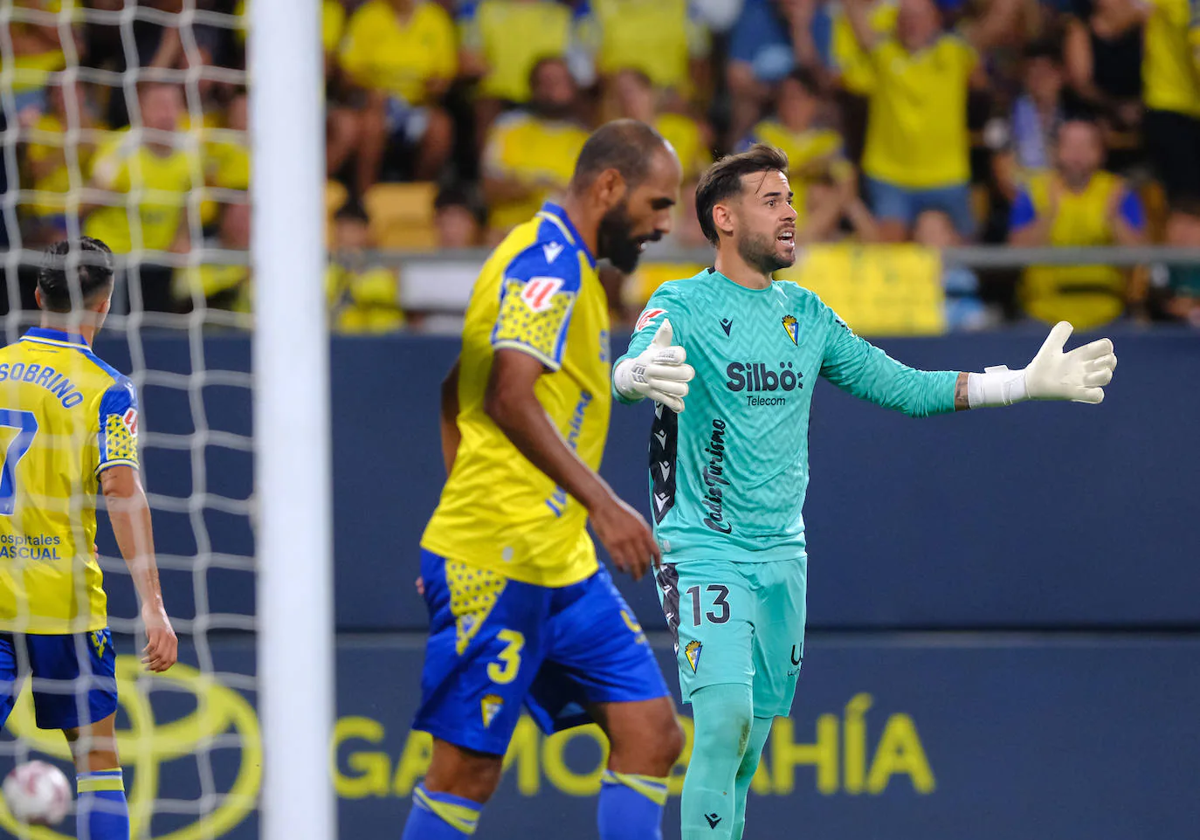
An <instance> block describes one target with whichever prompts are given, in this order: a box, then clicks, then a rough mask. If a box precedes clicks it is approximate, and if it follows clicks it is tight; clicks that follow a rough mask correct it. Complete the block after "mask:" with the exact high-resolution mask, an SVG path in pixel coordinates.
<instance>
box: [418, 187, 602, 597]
mask: <svg viewBox="0 0 1200 840" xmlns="http://www.w3.org/2000/svg"><path fill="white" fill-rule="evenodd" d="M608 329H609V325H608V302H607V299H606V297H605V294H604V289H603V287H602V286H601V285H600V279H599V277H598V276H597V274H596V262H595V259H594V257H593V256H592V254H591V253H589V251H588V249H587V246H586V245H585V244H584V243H583V240H582V239H581V238H580V236H579V233H578V232H577V231H576V230H575V228H574V227H573V226H572V224H571V221H570V219H569V218H568V217H567V215H566V213H565V212H564V211H563V210H562V208H560V207H557V206H555V205H554V204H550V203H547V204H545V205H543V207H542V209H541V211H539V212H538V214H537V215H536V216H535V217H534V218H533V219H532V220H531V221H528V222H525V223H524V224H522V225H519V226H518V227H517V228H515V229H514V230H513V231H512V232H511V233H510V234H509V235H508V237H507V238H505V240H504V241H503V242H501V243H500V245H499V246H498V247H497V248H496V250H495V251H494V252H492V255H491V257H489V258H488V261H487V262H486V263H485V264H484V266H483V270H482V271H481V273H480V275H479V279H478V280H477V281H476V282H475V288H474V290H473V291H472V293H471V301H470V303H469V304H468V306H467V314H466V323H465V325H464V327H463V346H462V356H461V358H460V363H459V380H458V403H459V408H458V429H459V432H460V433H461V435H462V441H461V443H460V444H459V447H458V455H457V457H456V458H455V461H454V468H453V469H452V470H451V472H450V477H449V478H448V479H447V481H446V486H445V488H444V489H443V490H442V497H441V500H440V502H439V503H438V506H437V510H435V511H434V514H433V518H432V519H431V520H430V522H429V525H428V527H427V528H426V529H425V535H424V537H423V538H422V540H421V546H422V547H423V548H426V549H428V550H429V551H432V552H434V553H435V554H439V555H441V556H442V557H445V558H447V559H450V560H455V561H459V562H464V563H470V564H471V565H472V566H474V567H477V568H483V569H489V570H492V571H495V572H497V573H498V574H501V575H503V576H505V577H506V578H510V579H512V580H517V581H522V582H524V583H532V584H536V585H539V586H552V587H561V586H569V585H571V584H573V583H577V582H579V581H581V580H584V579H585V578H587V577H588V576H590V575H591V574H592V573H594V572H595V571H596V569H597V568H598V566H597V563H596V549H595V546H594V545H593V544H592V540H591V537H589V536H588V532H587V527H586V526H587V511H586V510H585V509H584V507H583V505H582V504H580V503H579V502H578V501H577V500H576V499H573V498H571V497H570V496H568V495H567V493H566V491H565V490H563V489H562V488H561V487H556V486H555V484H554V481H553V480H551V479H550V477H549V476H547V475H546V474H545V473H543V472H542V471H541V470H539V469H538V468H537V467H535V466H534V465H533V464H531V463H530V462H529V461H528V460H527V459H526V458H525V456H524V455H522V454H521V453H520V452H519V451H518V450H517V448H516V447H515V446H514V445H513V444H512V442H511V441H509V439H508V438H507V437H506V436H505V435H504V433H503V432H502V431H500V429H499V428H498V427H497V426H496V424H495V423H493V422H492V420H491V419H490V418H489V417H488V416H487V414H486V413H485V412H484V409H483V401H484V393H485V391H486V390H487V383H488V377H489V375H490V373H491V369H492V360H493V358H494V356H495V352H496V351H497V350H499V349H513V350H518V351H520V352H522V353H528V354H529V355H531V356H533V357H534V358H536V359H538V360H539V361H540V362H541V363H542V364H543V365H544V366H545V368H546V371H547V372H546V373H545V374H544V375H543V376H541V377H539V378H538V381H537V384H536V386H535V393H536V395H537V398H538V401H539V402H541V404H542V406H543V407H544V408H545V409H546V413H547V414H548V415H549V416H550V420H551V422H553V423H554V425H555V426H556V427H557V428H558V431H559V433H561V434H562V436H563V439H564V440H566V442H567V444H568V445H569V446H570V447H571V448H572V449H574V450H575V451H576V453H578V455H579V457H580V458H581V459H583V461H584V462H585V463H586V464H587V465H588V466H589V467H591V468H592V469H599V467H600V456H601V455H602V454H603V452H604V442H605V438H606V436H607V434H608V418H609V412H610V410H611V408H612V398H611V394H610V386H609V382H608V377H609V368H610V364H609V343H608V341H609V339H608Z"/></svg>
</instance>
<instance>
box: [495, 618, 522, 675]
mask: <svg viewBox="0 0 1200 840" xmlns="http://www.w3.org/2000/svg"><path fill="white" fill-rule="evenodd" d="M496 638H497V639H499V640H500V641H502V642H505V643H506V647H505V648H504V650H502V651H500V656H498V657H497V659H498V660H499V661H498V662H492V663H489V664H488V667H487V675H488V679H490V680H491V681H492V682H494V683H496V684H497V685H507V684H508V683H510V682H512V681H513V680H515V679H516V678H517V671H518V670H520V668H521V648H523V647H525V636H524V634H522V633H518V632H517V631H516V630H501V631H500V632H499V633H497V634H496Z"/></svg>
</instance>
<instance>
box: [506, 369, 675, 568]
mask: <svg viewBox="0 0 1200 840" xmlns="http://www.w3.org/2000/svg"><path fill="white" fill-rule="evenodd" d="M544 372H545V368H544V367H543V364H542V362H541V361H540V360H539V359H538V358H536V357H535V356H532V355H530V354H528V353H524V352H521V351H520V350H514V349H504V348H501V349H497V350H496V354H495V359H494V361H493V362H492V372H491V375H490V377H489V379H488V386H487V393H486V395H485V397H484V404H483V407H484V411H485V412H486V413H487V416H488V417H490V418H491V419H492V422H493V423H495V424H496V426H497V427H498V428H499V429H500V431H502V432H504V435H505V437H507V438H508V439H509V440H510V441H512V444H513V446H515V447H516V448H517V449H518V451H520V453H521V454H522V455H524V456H525V457H526V458H528V459H529V462H530V463H531V464H533V465H534V466H535V467H537V468H538V469H539V470H541V471H542V472H544V473H545V474H546V475H548V476H549V477H550V478H551V480H553V481H554V483H555V484H557V485H558V486H559V487H562V488H563V489H564V490H566V491H567V492H568V493H570V494H571V495H572V496H573V497H574V498H576V499H578V500H579V502H580V503H582V504H583V506H584V507H585V508H586V509H587V511H588V517H589V518H590V519H591V522H592V527H593V528H595V530H596V536H597V537H599V538H600V541H601V542H602V543H604V546H605V548H607V549H608V552H609V554H611V555H612V558H613V562H614V563H616V564H617V568H619V569H621V570H622V571H627V572H629V573H630V574H631V575H633V578H634V580H639V579H641V577H642V575H643V574H645V572H646V569H647V567H648V566H649V565H650V563H651V562H653V563H654V564H655V565H656V566H657V565H658V563H659V562H660V561H661V560H662V554H661V552H660V551H659V548H658V545H657V544H656V543H655V542H654V538H653V536H652V535H651V533H650V529H649V527H648V526H647V525H646V522H645V520H644V519H642V517H641V515H640V514H638V512H637V511H635V510H634V509H633V508H631V507H630V506H629V505H627V504H625V502H623V501H621V499H620V498H618V497H617V495H616V493H614V492H613V490H612V488H611V487H609V486H608V484H607V483H606V482H605V481H604V479H602V478H601V477H600V476H599V475H597V474H596V473H595V472H593V471H592V469H591V468H590V467H589V466H588V465H587V464H585V463H584V462H583V460H582V459H580V457H579V456H578V455H577V454H576V453H575V451H574V450H573V449H571V447H570V446H568V445H567V442H566V441H565V440H564V439H563V436H562V434H561V433H560V432H559V430H558V428H557V427H556V426H555V425H554V423H553V422H551V420H550V417H549V415H547V414H546V410H545V409H544V408H542V404H541V403H540V402H539V401H538V398H537V395H536V394H535V393H534V385H535V383H536V382H537V380H538V377H539V376H541V375H542V374H543V373H544Z"/></svg>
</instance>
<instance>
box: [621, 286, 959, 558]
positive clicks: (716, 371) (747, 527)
mask: <svg viewBox="0 0 1200 840" xmlns="http://www.w3.org/2000/svg"><path fill="white" fill-rule="evenodd" d="M664 319H670V321H671V326H672V329H673V330H674V336H675V343H676V344H678V345H680V346H682V347H683V348H684V349H685V350H686V351H687V361H688V363H689V364H691V365H692V366H693V367H694V368H695V369H696V378H695V379H693V380H692V382H691V390H690V392H689V394H688V396H687V398H686V410H685V411H684V412H683V413H682V414H679V415H676V414H675V412H673V411H671V410H670V409H668V408H664V407H663V406H662V405H656V406H655V420H654V425H653V427H652V429H651V434H650V464H649V467H650V507H651V511H652V513H653V516H654V523H655V533H656V536H657V538H658V541H659V543H660V544H661V545H662V548H663V552H664V560H665V561H666V562H671V563H674V562H682V561H688V560H702V559H727V560H733V561H740V562H760V561H763V562H765V561H771V560H781V559H803V558H804V557H805V552H804V517H803V514H802V509H803V507H804V496H805V492H806V491H807V489H808V417H809V406H810V404H811V402H812V389H813V385H814V384H815V383H816V379H817V376H818V375H821V376H824V377H825V378H826V379H828V380H829V381H830V382H832V383H833V384H835V385H837V386H838V387H839V388H842V389H843V390H845V391H848V392H850V393H852V394H854V395H855V396H857V397H861V398H863V399H867V400H870V401H871V402H874V403H877V404H879V405H882V406H886V407H888V408H894V409H897V410H900V411H903V412H905V413H906V414H909V415H911V416H914V417H925V416H928V415H931V414H939V413H942V412H949V411H953V410H954V386H955V381H956V379H957V376H958V374H957V373H956V372H952V371H920V370H914V369H912V368H909V367H906V366H905V365H902V364H900V363H899V362H897V361H895V360H894V359H892V358H891V357H889V356H888V355H887V354H886V353H884V352H883V351H882V350H880V349H879V348H878V347H875V346H874V345H872V344H870V343H869V342H867V341H865V340H863V339H861V338H859V337H858V336H857V335H855V334H854V333H853V332H851V331H850V329H849V328H848V327H847V326H846V325H845V324H844V323H843V322H842V321H841V319H839V318H838V316H837V315H836V314H834V312H833V310H831V309H830V308H829V307H828V306H826V305H825V304H824V303H822V302H821V299H820V298H818V297H817V296H816V295H815V294H813V293H812V292H810V291H808V290H807V289H804V288H802V287H800V286H797V285H796V284H794V283H788V282H778V281H777V282H774V283H772V284H771V285H770V287H769V288H766V289H762V290H756V289H748V288H746V287H745V286H741V285H739V284H737V283H734V282H733V281H732V280H730V279H728V278H727V277H725V276H724V275H722V274H720V273H719V272H717V271H715V270H713V269H711V268H709V269H705V270H704V271H702V272H700V273H699V274H697V275H696V276H695V277H691V278H688V279H686V280H675V281H672V282H670V283H665V284H664V285H662V286H661V287H659V289H658V290H657V291H656V292H655V293H654V295H653V296H652V297H651V298H650V301H649V303H648V304H647V305H646V309H645V311H643V313H642V316H641V317H640V318H639V319H638V322H637V328H636V330H635V332H634V335H633V338H632V339H631V340H630V343H629V351H628V353H626V355H625V356H624V357H622V358H623V359H624V358H632V357H635V356H637V355H638V354H639V353H641V352H642V351H643V350H644V349H645V348H646V347H647V346H648V345H649V344H650V342H651V340H652V339H653V338H654V333H655V331H656V330H657V329H658V326H659V325H660V324H661V323H662V321H663V320H664ZM619 363H620V361H618V364H619ZM616 397H617V399H619V400H621V401H622V402H628V400H624V399H623V398H622V397H621V396H620V395H619V394H617V395H616Z"/></svg>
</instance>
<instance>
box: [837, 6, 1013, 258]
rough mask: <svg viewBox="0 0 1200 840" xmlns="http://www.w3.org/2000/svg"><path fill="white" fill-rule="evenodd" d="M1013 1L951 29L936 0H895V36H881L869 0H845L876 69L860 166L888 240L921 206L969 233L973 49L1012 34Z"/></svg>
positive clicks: (901, 233) (902, 233)
mask: <svg viewBox="0 0 1200 840" xmlns="http://www.w3.org/2000/svg"><path fill="white" fill-rule="evenodd" d="M1017 10H1018V4H1017V2H1016V0H992V3H991V7H990V8H989V9H988V11H987V14H986V15H985V17H984V18H983V19H982V20H981V21H980V22H979V23H978V24H977V25H975V26H970V27H967V28H964V29H963V30H962V31H961V32H959V33H954V34H951V33H947V32H944V31H943V30H942V19H941V13H940V12H939V11H938V8H937V6H935V5H934V3H933V0H900V4H899V11H898V13H897V17H896V32H895V37H894V38H881V37H879V35H878V34H877V33H876V31H875V30H874V29H873V28H872V26H871V24H870V21H869V20H868V16H867V11H868V10H867V2H866V0H847V5H846V14H847V16H848V19H849V21H850V25H851V28H852V29H853V32H854V36H855V38H856V39H857V40H858V42H859V44H860V45H861V46H862V48H863V50H864V52H865V53H866V54H867V56H868V57H869V59H870V61H871V66H872V69H873V70H874V74H875V81H874V83H873V84H872V86H871V90H870V94H869V103H868V115H867V140H866V150H865V152H864V154H863V162H862V167H863V172H864V174H865V175H866V176H867V181H866V186H867V194H868V196H869V197H870V201H871V209H872V210H873V211H874V213H875V215H876V216H877V217H878V218H879V223H880V230H881V234H882V236H883V238H884V239H885V240H886V241H894V242H899V241H903V240H904V239H905V238H907V236H908V234H909V230H910V228H911V227H912V224H913V223H914V222H915V221H916V219H917V216H918V215H920V213H921V212H922V211H924V210H942V211H944V212H945V213H947V214H949V216H950V217H951V218H952V219H953V220H954V225H955V227H956V228H957V229H958V230H959V232H960V233H962V234H963V235H964V236H969V235H971V234H972V233H973V231H974V228H975V220H974V218H973V215H972V211H971V197H970V188H969V179H970V174H971V173H970V161H969V153H970V139H969V135H968V133H967V91H968V85H969V81H970V77H971V74H972V72H973V71H974V69H975V65H976V63H977V62H978V60H979V54H980V52H981V51H983V50H986V49H988V48H989V47H991V46H993V45H995V44H997V43H998V42H1000V41H1001V40H1002V39H1003V38H1005V37H1007V36H1008V35H1009V33H1010V30H1012V29H1013V28H1014V22H1015V17H1016V12H1017Z"/></svg>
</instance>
